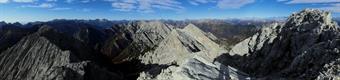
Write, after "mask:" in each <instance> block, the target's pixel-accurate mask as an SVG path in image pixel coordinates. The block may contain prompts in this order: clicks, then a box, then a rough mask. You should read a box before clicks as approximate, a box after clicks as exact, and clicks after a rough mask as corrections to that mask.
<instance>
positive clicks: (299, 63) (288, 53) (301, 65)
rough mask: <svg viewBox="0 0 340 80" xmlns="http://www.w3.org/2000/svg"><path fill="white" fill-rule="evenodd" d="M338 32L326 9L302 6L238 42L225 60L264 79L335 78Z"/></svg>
mask: <svg viewBox="0 0 340 80" xmlns="http://www.w3.org/2000/svg"><path fill="white" fill-rule="evenodd" d="M338 34H339V26H338V25H337V23H336V22H334V21H332V18H331V15H330V13H329V12H326V11H320V10H315V9H306V10H303V11H301V12H299V13H294V14H293V15H291V16H290V17H289V18H288V20H287V22H286V23H284V24H273V25H270V26H269V27H266V28H263V29H262V30H261V31H260V32H258V33H257V34H255V35H254V36H253V37H250V38H248V39H246V40H244V41H242V42H240V43H239V44H237V45H236V46H235V47H234V48H233V49H232V50H231V51H230V54H229V55H231V56H229V58H232V57H238V58H237V59H236V58H235V59H234V63H233V62H230V61H229V62H225V63H226V64H229V65H232V66H234V67H236V68H238V69H240V70H243V71H245V72H247V73H252V74H250V75H251V76H256V77H258V78H264V79H278V78H283V79H316V78H317V77H318V76H319V77H318V79H336V78H337V76H339V75H337V74H338V73H336V72H334V73H332V72H329V71H334V68H336V64H334V63H336V62H337V61H336V59H338V58H339V57H340V56H339V50H338V49H339V46H338V41H339V40H338V38H339V35H338ZM232 55H238V56H232ZM240 56H241V57H240ZM237 63H242V64H237ZM325 64H327V65H325ZM324 66H325V67H329V68H325V67H324ZM323 71H324V72H323ZM335 71H336V70H335ZM320 73H321V74H320ZM330 75H332V76H330ZM320 76H322V77H320ZM325 76H326V78H325Z"/></svg>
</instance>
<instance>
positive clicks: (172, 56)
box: [138, 24, 250, 80]
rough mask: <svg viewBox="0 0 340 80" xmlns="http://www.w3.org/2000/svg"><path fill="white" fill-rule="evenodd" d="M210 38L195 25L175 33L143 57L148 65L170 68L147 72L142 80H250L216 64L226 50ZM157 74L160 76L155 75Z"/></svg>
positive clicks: (177, 30) (143, 73)
mask: <svg viewBox="0 0 340 80" xmlns="http://www.w3.org/2000/svg"><path fill="white" fill-rule="evenodd" d="M207 34H208V33H205V32H203V31H201V30H200V29H198V28H197V27H196V26H195V25H192V24H189V25H188V26H186V27H185V28H184V29H174V30H172V32H171V33H170V34H169V35H168V36H167V37H166V38H165V39H164V40H163V41H161V42H160V43H159V45H158V46H157V47H156V48H155V50H153V51H150V52H147V53H145V54H144V55H142V56H140V57H139V59H140V60H142V63H144V64H162V65H168V67H166V68H160V69H151V70H146V71H145V72H142V73H140V76H139V77H138V79H140V80H144V79H146V80H150V79H151V80H153V79H154V80H172V79H175V80H197V79H212V80H214V79H221V80H229V79H232V80H239V79H241V80H243V79H250V78H249V77H248V75H246V74H245V73H242V72H241V71H238V70H236V69H234V68H232V67H227V66H224V65H222V64H220V63H218V62H215V63H214V62H213V60H214V58H216V57H217V56H219V55H221V53H223V52H224V51H225V50H224V49H223V48H221V47H220V46H219V45H218V44H216V43H215V42H214V41H213V40H211V38H210V37H208V36H207ZM155 71H156V72H157V71H158V72H159V73H158V74H156V75H151V73H152V72H155Z"/></svg>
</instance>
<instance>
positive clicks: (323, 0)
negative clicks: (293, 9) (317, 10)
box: [287, 0, 340, 4]
mask: <svg viewBox="0 0 340 80" xmlns="http://www.w3.org/2000/svg"><path fill="white" fill-rule="evenodd" d="M336 2H340V0H291V1H289V2H287V4H299V3H336Z"/></svg>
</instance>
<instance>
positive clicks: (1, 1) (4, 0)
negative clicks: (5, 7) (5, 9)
mask: <svg viewBox="0 0 340 80" xmlns="http://www.w3.org/2000/svg"><path fill="white" fill-rule="evenodd" d="M8 1H9V0H0V4H1V3H7V2H8Z"/></svg>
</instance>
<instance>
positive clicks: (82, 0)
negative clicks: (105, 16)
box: [65, 0, 106, 3]
mask: <svg viewBox="0 0 340 80" xmlns="http://www.w3.org/2000/svg"><path fill="white" fill-rule="evenodd" d="M93 1H96V0H66V1H65V2H66V3H73V2H81V3H89V2H93ZM104 1H106V0H104Z"/></svg>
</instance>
